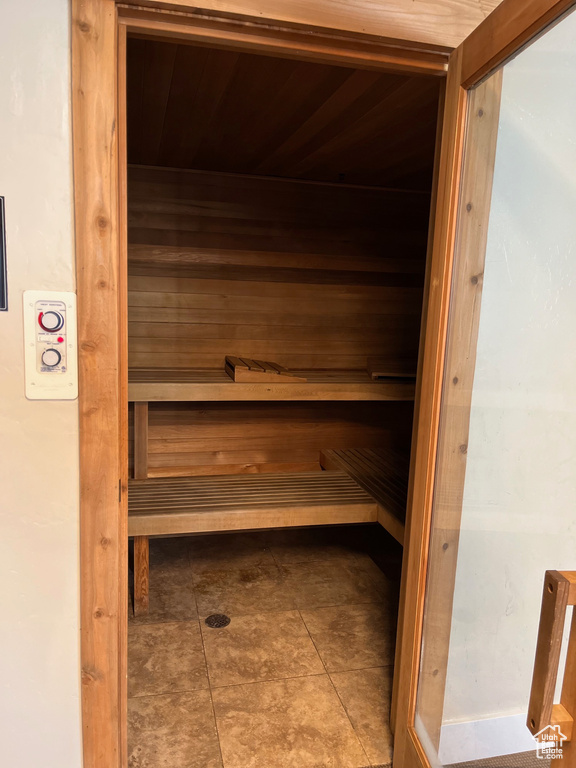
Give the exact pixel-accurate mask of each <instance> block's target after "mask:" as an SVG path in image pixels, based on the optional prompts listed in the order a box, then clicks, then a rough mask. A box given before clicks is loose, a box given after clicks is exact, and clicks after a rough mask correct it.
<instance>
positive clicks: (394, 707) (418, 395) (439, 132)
mask: <svg viewBox="0 0 576 768" xmlns="http://www.w3.org/2000/svg"><path fill="white" fill-rule="evenodd" d="M445 105H446V83H444V84H443V88H442V91H441V93H440V108H439V110H438V124H437V129H436V149H435V153H434V176H433V183H432V199H431V203H430V224H429V227H428V242H427V247H426V253H427V257H426V275H425V281H424V301H423V304H422V323H421V326H420V344H419V348H418V365H417V370H416V390H415V393H414V413H415V414H419V413H420V407H421V402H422V381H423V373H424V365H423V363H424V350H425V341H426V323H427V320H428V308H429V307H428V302H429V297H430V285H431V278H432V255H433V247H434V233H435V225H436V216H437V213H438V210H437V206H438V184H439V179H440V159H441V155H442V139H443V135H444V134H443V129H444V113H445ZM421 426H422V425H421V423H420V420H419V419H418V418H415V419H414V420H413V427H412V443H411V451H410V471H409V476H408V477H409V482H408V498H407V503H406V510H407V512H408V510H411V509H412V503H413V493H414V471H415V468H416V457H417V453H418V451H417V446H418V441H419V428H420V427H421ZM404 534H405V535H406V526H405V531H404ZM405 605H406V581H405V580H404V579H402V580H401V582H400V601H399V606H398V625H397V630H396V657H395V666H394V674H395V679H394V683H393V686H392V702H391V704H390V729H391V731H392V733H394V732H395V729H396V715H397V712H398V691H399V674H400V669H401V667H402V664H401V661H400V658H401V654H402V652H403V641H402V632H403V628H404V609H405ZM407 652H408V649H407Z"/></svg>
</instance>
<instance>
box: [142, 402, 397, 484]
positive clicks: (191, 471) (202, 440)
mask: <svg viewBox="0 0 576 768" xmlns="http://www.w3.org/2000/svg"><path fill="white" fill-rule="evenodd" d="M411 419H412V403H409V402H406V403H388V402H386V403H370V404H366V403H354V402H352V403H345V404H343V403H327V402H323V403H316V402H315V403H313V404H306V403H203V404H201V405H200V404H184V403H166V404H161V403H158V404H152V405H151V406H150V431H149V467H148V476H149V477H177V476H188V475H190V476H192V475H213V474H244V473H259V472H284V471H285V472H301V471H313V470H319V469H320V466H319V463H318V462H319V453H320V451H321V450H322V449H324V448H340V449H350V448H356V447H358V446H361V447H364V448H378V447H382V446H388V447H390V448H394V449H400V450H406V449H407V447H408V444H409V439H410V425H411Z"/></svg>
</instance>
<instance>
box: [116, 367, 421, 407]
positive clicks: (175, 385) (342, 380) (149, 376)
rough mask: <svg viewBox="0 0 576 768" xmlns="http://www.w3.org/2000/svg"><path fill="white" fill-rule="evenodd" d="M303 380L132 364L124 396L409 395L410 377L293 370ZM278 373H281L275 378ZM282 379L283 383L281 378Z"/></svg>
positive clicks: (356, 397)
mask: <svg viewBox="0 0 576 768" xmlns="http://www.w3.org/2000/svg"><path fill="white" fill-rule="evenodd" d="M294 373H296V374H300V373H301V374H302V378H304V379H306V381H305V383H299V382H291V381H290V380H289V379H288V377H282V381H279V382H278V383H275V382H272V383H266V384H262V383H259V382H252V383H241V382H238V381H232V379H231V378H230V377H229V376H228V374H227V373H226V372H225V371H224V370H221V371H218V370H214V371H212V370H202V369H198V370H188V371H187V370H181V369H177V371H176V375H174V372H173V371H172V370H170V369H168V370H166V369H151V370H143V371H140V370H138V369H133V370H132V372H131V374H130V384H129V386H128V397H129V399H130V400H131V401H134V402H139V401H149V402H151V401H156V402H175V401H189V402H246V401H252V402H258V401H283V400H284V401H285V400H293V401H303V400H307V401H310V400H356V401H358V400H375V401H383V400H398V401H410V400H414V383H413V382H412V381H411V380H410V379H390V380H388V381H384V380H379V381H373V380H372V378H371V377H370V375H369V374H368V373H367V371H354V370H336V371H327V370H320V371H318V370H303V371H299V370H295V371H294ZM279 378H280V377H279ZM284 378H286V379H287V383H283V379H284Z"/></svg>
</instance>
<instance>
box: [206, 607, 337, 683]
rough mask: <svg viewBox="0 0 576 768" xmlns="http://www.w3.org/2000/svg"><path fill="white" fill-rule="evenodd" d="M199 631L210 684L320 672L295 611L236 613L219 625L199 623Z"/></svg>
mask: <svg viewBox="0 0 576 768" xmlns="http://www.w3.org/2000/svg"><path fill="white" fill-rule="evenodd" d="M202 635H203V637H204V649H205V651H206V660H207V662H208V674H209V676H210V684H211V685H212V686H213V687H218V686H223V685H237V684H239V683H252V682H256V681H260V680H277V679H280V678H285V677H300V676H302V675H316V674H320V673H322V672H324V667H323V665H322V662H321V661H320V657H319V656H318V653H317V652H316V649H315V648H314V644H313V642H312V641H311V640H310V635H309V634H308V631H307V629H306V626H305V625H304V622H303V621H302V619H301V617H300V614H299V612H298V611H285V612H282V613H260V614H256V615H252V616H238V617H236V618H233V619H232V621H231V623H230V624H229V625H228V626H227V627H224V628H223V629H210V628H209V627H207V626H206V625H205V624H202Z"/></svg>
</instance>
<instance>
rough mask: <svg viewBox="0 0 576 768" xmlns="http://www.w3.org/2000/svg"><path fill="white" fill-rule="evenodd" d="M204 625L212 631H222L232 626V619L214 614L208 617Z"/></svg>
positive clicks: (220, 614) (221, 614)
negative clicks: (223, 628) (229, 625)
mask: <svg viewBox="0 0 576 768" xmlns="http://www.w3.org/2000/svg"><path fill="white" fill-rule="evenodd" d="M204 623H205V624H206V625H207V626H209V627H211V628H212V629H221V628H222V627H227V626H228V624H230V617H229V616H226V615H224V614H223V613H213V614H212V616H208V618H207V619H206V620H205V622H204Z"/></svg>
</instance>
